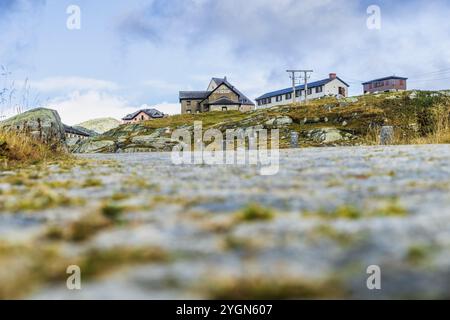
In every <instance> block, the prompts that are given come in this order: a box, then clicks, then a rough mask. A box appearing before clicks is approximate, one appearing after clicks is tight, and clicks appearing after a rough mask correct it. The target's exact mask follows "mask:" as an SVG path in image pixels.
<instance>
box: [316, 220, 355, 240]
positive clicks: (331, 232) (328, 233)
mask: <svg viewBox="0 0 450 320" xmlns="http://www.w3.org/2000/svg"><path fill="white" fill-rule="evenodd" d="M309 236H310V239H312V240H318V239H322V238H324V237H325V238H328V239H330V240H332V241H334V242H338V243H339V244H342V245H350V244H352V243H354V242H355V241H356V238H353V237H352V236H351V235H350V234H348V233H345V232H342V231H339V230H337V229H335V228H333V227H332V226H330V225H328V224H321V225H318V226H317V227H315V228H314V229H313V230H312V233H310V234H309Z"/></svg>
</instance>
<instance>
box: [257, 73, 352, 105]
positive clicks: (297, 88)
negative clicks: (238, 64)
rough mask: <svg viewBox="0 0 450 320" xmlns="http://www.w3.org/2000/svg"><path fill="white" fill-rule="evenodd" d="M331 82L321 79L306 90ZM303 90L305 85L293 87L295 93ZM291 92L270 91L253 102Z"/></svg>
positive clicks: (288, 90) (290, 91) (284, 90)
mask: <svg viewBox="0 0 450 320" xmlns="http://www.w3.org/2000/svg"><path fill="white" fill-rule="evenodd" d="M336 79H338V80H339V81H341V82H342V83H343V84H345V85H346V86H347V87H350V86H349V85H348V84H347V83H346V82H345V81H344V80H342V79H341V78H339V77H336ZM333 80H334V79H332V78H326V79H323V80H319V81H315V82H311V83H308V89H309V88H315V87H320V86H323V85H325V84H327V83H328V82H331V81H333ZM304 89H305V85H304V84H302V85H299V86H296V87H295V90H296V91H297V90H304ZM292 91H293V90H292V87H291V88H286V89H281V90H277V91H272V92H269V93H266V94H263V95H262V96H260V97H258V98H256V99H255V100H256V101H258V100H261V99H265V98H271V97H275V96H279V95H282V94H287V93H292Z"/></svg>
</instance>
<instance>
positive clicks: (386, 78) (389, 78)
mask: <svg viewBox="0 0 450 320" xmlns="http://www.w3.org/2000/svg"><path fill="white" fill-rule="evenodd" d="M392 79H395V80H408V78H404V77H397V76H390V77H384V78H378V79H374V80H370V81H366V82H363V84H369V83H372V82H375V81H383V80H392Z"/></svg>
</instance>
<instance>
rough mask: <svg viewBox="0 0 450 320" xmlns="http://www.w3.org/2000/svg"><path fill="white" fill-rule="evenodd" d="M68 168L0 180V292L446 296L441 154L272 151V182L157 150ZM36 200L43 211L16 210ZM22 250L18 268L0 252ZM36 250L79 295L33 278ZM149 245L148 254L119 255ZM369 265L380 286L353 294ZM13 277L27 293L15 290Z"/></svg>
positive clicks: (449, 261)
mask: <svg viewBox="0 0 450 320" xmlns="http://www.w3.org/2000/svg"><path fill="white" fill-rule="evenodd" d="M82 159H89V161H87V162H86V163H83V164H75V165H74V166H72V167H69V168H65V169H62V168H61V166H60V165H49V166H48V167H46V168H45V170H44V169H41V176H39V178H37V179H36V178H35V179H33V177H32V173H30V172H28V171H27V172H26V179H28V180H27V181H31V182H29V183H28V182H27V183H25V184H20V183H17V182H16V180H17V179H16V178H17V177H21V176H20V174H21V175H22V176H23V175H24V173H23V172H16V171H13V172H3V173H0V199H1V200H2V201H4V203H5V205H4V206H3V208H2V210H3V212H2V213H1V214H0V249H2V248H3V249H2V250H3V251H1V250H0V266H1V265H2V264H3V267H2V269H1V271H0V281H2V282H3V283H7V284H8V286H7V287H8V288H12V289H9V291H4V292H3V295H4V296H15V295H19V296H20V297H28V298H35V299H42V298H50V299H88V298H105V299H119V298H126V299H163V298H169V299H183V298H191V299H196V298H361V299H369V298H450V227H449V226H450V146H449V145H429V146H428V145H427V146H390V147H349V148H311V149H295V150H283V151H281V154H280V170H279V172H278V174H276V175H273V176H262V175H260V174H259V170H258V168H256V167H252V166H208V165H173V164H172V162H171V159H170V154H169V153H139V154H114V155H103V154H102V155H87V156H83V157H82ZM92 160H93V161H92ZM44 187H45V189H44V190H45V192H44V191H40V193H39V194H38V195H36V194H33V192H36V190H41V189H42V188H44ZM42 194H44V196H45V197H46V199H47V198H49V197H50V196H48V194H50V195H51V197H50V198H51V201H50V202H49V201H48V199H47V201H44V202H43V204H42V205H41V206H38V207H36V206H34V207H33V206H32V208H29V207H27V206H26V205H28V206H29V202H26V201H27V199H28V198H27V197H31V198H30V199H32V202H33V199H37V198H36V197H41V196H42ZM24 201H25V204H26V205H24V204H23V202H24ZM98 219H100V220H101V219H103V220H101V221H102V222H100V223H97V220H98ZM105 219H106V220H105ZM104 220H105V221H106V222H105V221H104ZM79 221H84V222H85V223H84V224H83V228H80V223H79ZM91 225H94V226H95V227H92V226H91ZM74 230H75V231H74ZM80 230H81V231H80ZM86 230H87V231H86ZM80 232H81V235H80ZM27 246H28V247H31V249H30V250H28V251H27V249H21V250H24V252H25V253H23V254H20V259H24V257H29V261H28V262H29V264H31V265H32V267H29V268H28V267H27V264H26V263H24V262H21V260H20V259H19V258H17V256H18V255H17V254H12V253H8V252H16V251H15V250H13V249H12V248H15V249H17V248H19V247H20V248H23V247H25V248H27ZM49 247H51V248H52V250H57V254H55V255H56V256H58V257H59V258H58V259H55V258H52V259H53V260H51V261H58V263H55V264H56V265H58V266H59V265H64V266H65V264H64V263H67V264H70V263H71V262H73V261H75V262H73V263H74V264H77V261H82V262H80V264H81V269H82V290H78V291H77V290H75V291H69V290H67V288H66V284H65V277H66V275H65V274H62V275H61V274H58V273H62V271H61V270H63V271H64V273H65V269H62V267H60V268H59V269H58V268H56V267H55V268H54V270H53V269H52V271H47V270H46V269H48V268H49V267H48V265H49V262H48V261H50V260H47V259H48V258H43V257H47V255H44V254H38V253H37V252H41V251H43V250H44V248H45V250H48V248H49ZM5 248H8V250H10V251H8V250H7V249H5ZM54 248H57V249H54ZM149 248H152V250H157V252H158V253H159V255H157V256H156V257H155V255H150V256H149V255H143V256H141V255H139V254H125V253H123V252H124V251H119V250H125V252H129V251H132V250H138V249H139V250H142V249H146V250H148V249H149ZM92 252H96V254H97V255H92ZM105 252H107V253H111V252H115V255H113V254H109V255H105V254H103V255H102V253H105ZM2 255H3V256H2ZM161 255H162V256H164V258H161ZM87 256H88V257H90V260H88V259H87V258H86V257H87ZM105 256H106V257H107V258H105ZM2 257H3V258H2ZM52 257H53V255H52ZM60 257H64V258H60ZM83 257H84V258H83ZM80 259H81V260H80ZM83 259H84V260H83ZM61 261H63V262H61ZM86 261H89V263H86ZM105 261H106V263H103V264H102V262H105ZM370 265H377V266H379V267H380V269H381V290H369V289H368V288H367V285H366V280H367V278H368V277H369V275H368V274H367V272H366V271H367V267H368V266H370ZM14 266H15V267H14ZM36 266H39V267H38V268H37V267H36ZM52 266H53V262H52ZM83 268H89V272H87V273H88V274H89V277H88V276H86V277H84V273H83V272H84V269H83ZM36 270H42V271H40V272H37V271H36ZM92 270H94V271H92ZM30 273H34V274H33V277H30V276H29V274H30ZM24 278H25V279H28V278H30V280H29V281H32V282H33V285H30V286H26V287H27V289H26V290H19V289H17V288H19V287H20V286H23V285H22V282H23V281H24ZM20 288H21V287H20ZM16 292H20V293H16ZM0 294H1V291H0Z"/></svg>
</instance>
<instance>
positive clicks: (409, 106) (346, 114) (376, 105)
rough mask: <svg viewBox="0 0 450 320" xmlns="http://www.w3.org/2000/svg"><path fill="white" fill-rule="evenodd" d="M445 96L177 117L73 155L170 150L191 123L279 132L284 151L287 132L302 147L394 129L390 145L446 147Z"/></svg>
mask: <svg viewBox="0 0 450 320" xmlns="http://www.w3.org/2000/svg"><path fill="white" fill-rule="evenodd" d="M449 108H450V94H449V92H447V91H441V92H417V91H408V92H395V93H383V94H377V95H367V96H360V97H351V98H345V99H336V98H324V99H319V100H315V101H311V102H310V103H309V104H308V105H307V106H305V105H300V104H299V105H286V106H279V107H274V108H270V109H260V110H256V111H252V112H247V113H241V112H237V111H236V112H235V111H230V112H224V113H216V112H212V113H205V114H196V115H178V116H172V117H169V118H164V119H159V120H152V121H147V122H144V123H140V124H131V125H121V126H119V127H117V128H115V129H112V130H110V131H108V132H106V133H104V134H103V135H100V136H98V137H94V138H92V139H90V140H87V141H82V142H80V143H79V144H78V145H77V146H76V147H75V152H79V153H97V152H139V151H144V152H145V151H170V150H171V149H172V147H173V146H174V145H175V144H176V143H177V142H176V141H172V140H171V134H172V132H173V130H175V129H179V128H187V129H190V130H193V123H194V121H202V123H203V129H204V130H205V129H208V128H217V129H219V130H221V131H222V132H225V131H226V130H227V129H236V128H266V129H273V128H278V129H280V139H281V141H280V146H281V148H288V147H289V146H290V139H291V132H293V131H295V132H297V133H298V134H299V144H300V146H302V147H305V146H337V145H364V144H378V143H379V141H378V136H379V130H380V128H381V127H382V126H384V125H390V126H394V130H395V141H394V143H398V144H400V143H402V144H415V143H447V142H450V134H449V129H448V122H449Z"/></svg>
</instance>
